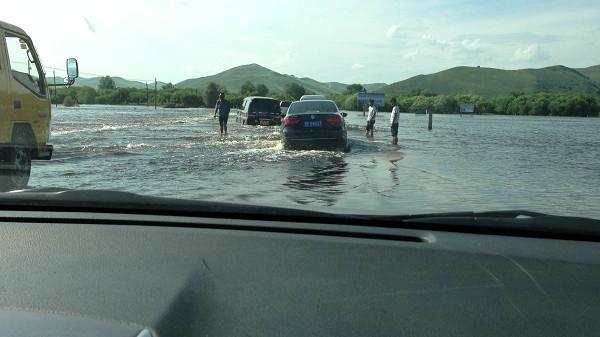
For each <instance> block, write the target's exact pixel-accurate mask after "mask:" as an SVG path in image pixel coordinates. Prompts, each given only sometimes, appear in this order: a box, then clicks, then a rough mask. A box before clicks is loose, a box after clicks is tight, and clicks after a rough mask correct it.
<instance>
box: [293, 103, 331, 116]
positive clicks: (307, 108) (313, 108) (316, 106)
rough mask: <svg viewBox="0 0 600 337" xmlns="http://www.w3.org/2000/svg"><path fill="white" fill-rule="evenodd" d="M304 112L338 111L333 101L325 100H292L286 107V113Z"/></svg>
mask: <svg viewBox="0 0 600 337" xmlns="http://www.w3.org/2000/svg"><path fill="white" fill-rule="evenodd" d="M305 112H338V109H337V107H336V106H335V103H333V102H327V101H302V102H294V103H292V105H290V108H289V109H288V115H294V114H300V113H305Z"/></svg>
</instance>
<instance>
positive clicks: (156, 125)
mask: <svg viewBox="0 0 600 337" xmlns="http://www.w3.org/2000/svg"><path fill="white" fill-rule="evenodd" d="M349 114H350V115H349V116H348V118H347V119H346V123H347V125H348V129H349V131H348V132H349V139H350V147H351V149H350V151H349V152H348V153H340V152H328V151H285V150H283V149H282V146H281V144H280V136H279V128H278V127H256V126H240V125H237V124H236V123H235V118H231V119H230V128H229V135H228V136H225V137H221V136H220V135H219V132H218V123H217V121H216V120H215V119H213V118H212V111H211V110H209V109H158V110H154V109H153V108H147V107H120V106H82V107H76V108H64V107H59V108H56V109H54V110H53V122H52V123H53V125H52V136H51V144H54V146H55V153H54V157H53V159H52V160H51V161H48V162H34V164H33V168H32V176H31V180H30V184H29V187H31V188H39V187H60V188H71V189H110V190H119V191H128V192H135V193H140V194H144V195H153V196H164V197H174V198H186V199H199V200H213V201H227V202H234V203H251V204H260V205H276V206H285V207H296V208H302V209H311V210H313V209H314V210H326V211H334V212H335V211H338V212H347V211H348V210H351V211H352V212H358V213H361V212H364V213H387V214H419V213H431V212H452V211H489V210H507V209H523V210H530V211H539V212H546V213H551V214H557V215H576V216H586V217H594V218H600V132H599V131H600V119H592V118H563V117H516V116H465V117H461V116H458V115H452V116H448V115H435V116H434V120H433V130H432V131H428V130H427V128H426V127H427V125H426V118H427V117H426V116H424V115H418V116H417V115H414V114H401V117H400V134H399V143H400V145H399V146H393V145H391V144H390V141H391V137H390V136H389V113H387V114H386V113H380V115H379V116H378V117H379V118H378V120H377V123H376V130H375V138H374V139H366V138H365V137H364V134H363V128H364V126H363V125H364V117H363V116H362V113H357V112H350V113H349Z"/></svg>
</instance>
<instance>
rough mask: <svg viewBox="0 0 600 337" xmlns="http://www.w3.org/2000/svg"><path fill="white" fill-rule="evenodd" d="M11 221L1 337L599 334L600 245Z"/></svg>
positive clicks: (343, 230) (79, 218)
mask: <svg viewBox="0 0 600 337" xmlns="http://www.w3.org/2000/svg"><path fill="white" fill-rule="evenodd" d="M300 220H302V219H299V221H289V219H286V221H280V220H278V219H276V218H275V217H266V218H265V219H264V220H260V219H258V218H256V217H252V218H250V219H244V216H237V217H214V216H205V217H204V216H189V215H185V216H182V215H180V214H176V213H174V214H171V215H169V214H159V215H157V214H132V213H123V212H120V211H118V210H117V211H115V212H107V211H102V212H92V211H61V210H59V211H56V210H54V211H53V210H51V209H45V210H32V209H27V210H25V209H17V210H10V209H7V208H4V209H3V210H2V211H0V222H1V225H0V247H2V254H0V270H2V274H1V276H0V293H1V296H0V335H2V336H140V337H151V336H154V337H159V336H160V337H166V336H179V337H181V336H386V337H387V336H516V335H519V336H534V335H535V336H593V335H597V333H598V331H600V321H599V320H598V319H597V317H600V292H599V291H598V284H599V283H600V268H599V262H600V254H599V247H600V246H599V243H597V242H585V241H574V240H560V239H547V238H533V237H515V236H503V235H486V234H481V233H478V234H473V233H461V232H449V231H443V230H442V231H435V230H418V229H414V228H412V229H406V228H386V227H377V226H376V225H377V224H369V225H368V226H367V225H365V226H360V225H356V224H352V225H349V224H345V223H344V222H343V221H337V220H336V221H324V223H319V222H317V221H300Z"/></svg>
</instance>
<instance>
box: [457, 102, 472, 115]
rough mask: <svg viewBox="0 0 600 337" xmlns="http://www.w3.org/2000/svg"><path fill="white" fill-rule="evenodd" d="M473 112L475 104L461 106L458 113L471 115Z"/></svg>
mask: <svg viewBox="0 0 600 337" xmlns="http://www.w3.org/2000/svg"><path fill="white" fill-rule="evenodd" d="M474 112H475V104H470V103H468V104H461V105H460V113H461V114H472V113H474Z"/></svg>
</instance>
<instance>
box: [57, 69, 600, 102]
mask: <svg viewBox="0 0 600 337" xmlns="http://www.w3.org/2000/svg"><path fill="white" fill-rule="evenodd" d="M112 78H113V80H114V81H115V84H116V86H117V87H119V88H145V87H146V84H145V83H142V82H138V81H130V80H127V79H124V78H122V77H112ZM99 81H100V77H93V78H79V79H77V81H76V82H75V85H76V86H90V87H94V88H97V87H98V83H99ZM245 81H250V82H252V83H253V84H254V85H257V84H264V85H266V86H267V87H268V88H269V89H270V90H273V91H280V92H281V91H283V90H284V88H285V86H286V85H287V84H290V83H297V84H300V85H302V86H304V87H305V88H306V89H307V90H308V91H311V92H314V93H316V94H322V95H328V94H339V93H342V92H344V90H346V86H347V85H348V84H345V83H340V82H319V81H317V80H314V79H311V78H308V77H296V76H294V75H285V74H280V73H278V72H275V71H273V70H271V69H268V68H265V67H263V66H261V65H258V64H248V65H242V66H238V67H235V68H231V69H229V70H225V71H223V72H220V73H218V74H215V75H211V76H206V77H198V78H192V79H187V80H184V81H182V82H179V83H177V84H175V87H177V88H195V89H203V88H205V87H206V85H207V84H208V83H209V82H215V83H217V84H218V85H219V86H221V87H224V88H226V89H227V90H229V91H232V92H239V90H240V87H241V86H242V84H243V83H244V82H245ZM57 82H59V83H62V78H57ZM49 83H52V78H51V77H50V78H49ZM164 84H165V83H163V82H159V85H158V86H159V88H160V87H162V86H163V85H164ZM148 85H149V87H150V88H153V87H154V83H148ZM363 86H364V87H365V88H366V89H367V90H368V91H370V92H383V93H386V94H390V95H406V94H408V93H410V92H411V91H414V90H415V89H421V90H425V91H428V92H430V93H435V94H448V95H455V94H477V95H484V96H499V95H507V94H510V93H512V92H524V93H531V92H569V93H579V94H588V95H595V96H598V97H600V65H598V66H593V67H588V68H579V69H575V68H568V67H565V66H552V67H547V68H541V69H521V70H503V69H495V68H483V67H456V68H451V69H448V70H444V71H441V72H438V73H434V74H430V75H418V76H415V77H412V78H409V79H406V80H403V81H399V82H395V83H392V84H390V85H387V84H385V83H371V84H363Z"/></svg>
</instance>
